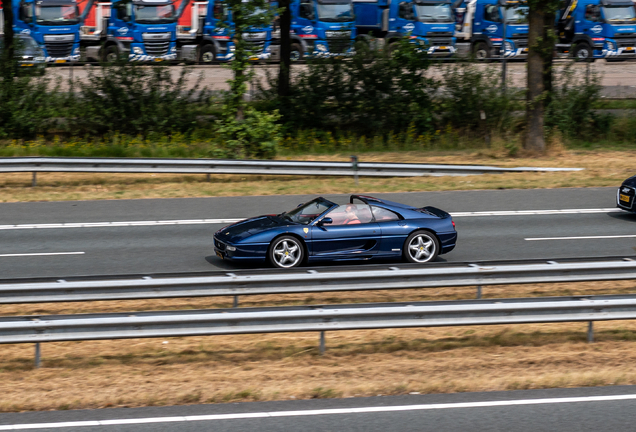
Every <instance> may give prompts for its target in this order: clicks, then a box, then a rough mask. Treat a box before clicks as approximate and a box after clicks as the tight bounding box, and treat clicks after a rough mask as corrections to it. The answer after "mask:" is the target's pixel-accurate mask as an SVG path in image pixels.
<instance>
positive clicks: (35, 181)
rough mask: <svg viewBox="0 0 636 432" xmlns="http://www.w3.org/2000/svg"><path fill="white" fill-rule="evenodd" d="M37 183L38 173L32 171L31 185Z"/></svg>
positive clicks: (34, 185) (33, 185)
mask: <svg viewBox="0 0 636 432" xmlns="http://www.w3.org/2000/svg"><path fill="white" fill-rule="evenodd" d="M37 185H38V173H37V172H35V171H33V177H32V178H31V187H36V186H37Z"/></svg>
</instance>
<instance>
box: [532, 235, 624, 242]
mask: <svg viewBox="0 0 636 432" xmlns="http://www.w3.org/2000/svg"><path fill="white" fill-rule="evenodd" d="M634 237H636V235H634V234H626V235H605V236H581V237H534V238H533V237H529V238H525V239H524V240H528V241H543V240H598V239H617V238H634Z"/></svg>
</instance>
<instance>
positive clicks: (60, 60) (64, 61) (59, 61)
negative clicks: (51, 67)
mask: <svg viewBox="0 0 636 432" xmlns="http://www.w3.org/2000/svg"><path fill="white" fill-rule="evenodd" d="M55 63H66V60H62V59H58V60H55Z"/></svg>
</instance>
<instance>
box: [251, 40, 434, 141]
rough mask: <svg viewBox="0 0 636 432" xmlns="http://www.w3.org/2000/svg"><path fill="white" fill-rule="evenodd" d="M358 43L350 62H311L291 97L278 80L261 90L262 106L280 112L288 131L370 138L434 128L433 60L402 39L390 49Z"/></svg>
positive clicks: (295, 81) (299, 74)
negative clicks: (281, 89)
mask: <svg viewBox="0 0 636 432" xmlns="http://www.w3.org/2000/svg"><path fill="white" fill-rule="evenodd" d="M374 45H375V44H374V43H370V44H367V43H362V42H360V43H358V44H357V45H356V53H355V54H354V55H353V57H352V58H346V59H336V58H329V59H314V60H308V62H307V67H306V69H305V70H303V71H300V72H297V73H295V74H294V75H293V76H292V83H291V86H290V96H289V98H288V99H287V100H285V101H281V100H280V99H279V98H278V96H277V94H276V89H277V86H278V83H277V78H270V79H269V80H268V87H267V88H263V87H261V88H260V89H259V90H260V92H259V93H260V98H261V103H260V105H259V106H260V107H261V108H264V109H271V108H272V107H276V108H280V112H281V114H282V115H283V118H284V121H285V125H286V127H287V129H327V130H333V129H345V130H351V131H355V132H359V133H365V134H371V133H382V134H385V133H387V132H389V131H402V130H405V129H406V128H408V127H409V125H414V126H415V127H416V128H417V130H418V131H420V132H422V131H426V130H430V129H432V128H433V124H432V120H433V115H432V113H433V104H432V98H431V95H432V93H433V92H434V90H435V82H434V81H433V80H431V79H429V78H428V77H427V76H426V71H427V69H428V65H429V60H428V58H427V56H426V54H425V53H424V52H422V51H421V50H420V49H418V46H416V45H415V44H412V43H409V42H408V40H403V41H401V42H398V43H396V44H394V45H392V46H391V50H390V52H389V50H383V51H380V50H377V49H374V48H372V46H374Z"/></svg>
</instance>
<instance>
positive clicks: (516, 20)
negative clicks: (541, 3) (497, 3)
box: [501, 6, 528, 24]
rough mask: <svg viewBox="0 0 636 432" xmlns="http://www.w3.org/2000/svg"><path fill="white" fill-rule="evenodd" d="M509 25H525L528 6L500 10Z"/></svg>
mask: <svg viewBox="0 0 636 432" xmlns="http://www.w3.org/2000/svg"><path fill="white" fill-rule="evenodd" d="M501 10H502V12H503V14H504V15H505V16H506V22H507V23H509V24H525V23H527V22H528V6H516V7H510V8H501Z"/></svg>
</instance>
